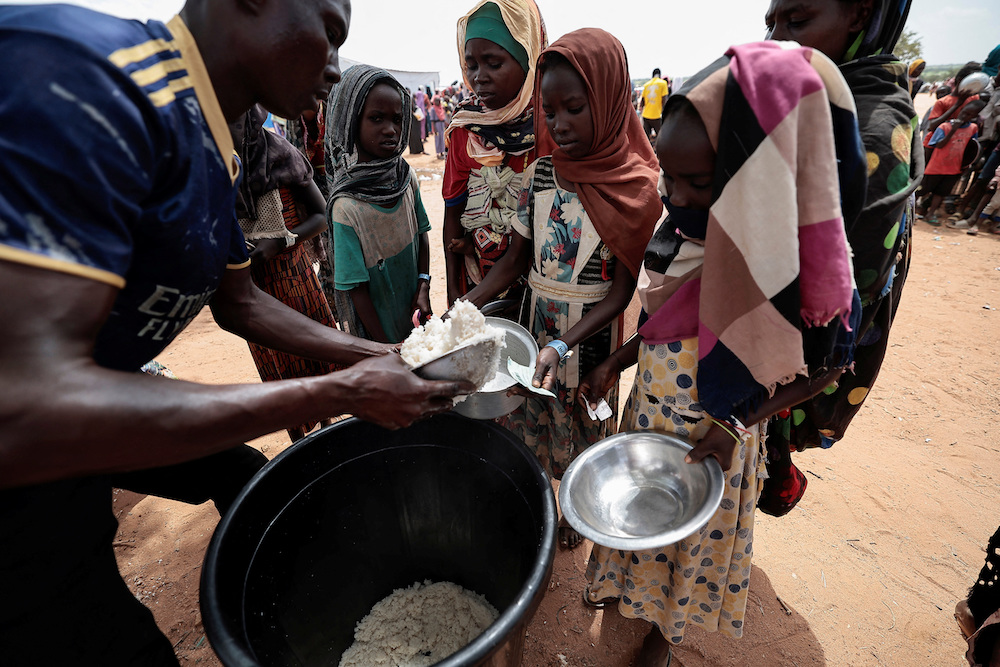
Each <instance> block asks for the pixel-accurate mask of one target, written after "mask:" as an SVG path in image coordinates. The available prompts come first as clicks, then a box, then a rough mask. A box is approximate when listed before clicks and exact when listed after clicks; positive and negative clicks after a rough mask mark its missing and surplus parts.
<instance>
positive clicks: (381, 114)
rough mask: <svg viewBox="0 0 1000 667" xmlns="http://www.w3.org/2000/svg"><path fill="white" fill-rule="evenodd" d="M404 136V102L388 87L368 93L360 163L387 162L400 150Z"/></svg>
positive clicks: (377, 87) (361, 128)
mask: <svg viewBox="0 0 1000 667" xmlns="http://www.w3.org/2000/svg"><path fill="white" fill-rule="evenodd" d="M402 133H403V98H402V97H400V95H399V91H398V90H396V89H395V88H393V87H392V86H390V85H389V84H387V83H377V84H375V86H373V87H372V89H371V90H370V91H369V92H368V98H367V99H365V104H364V107H363V108H362V109H361V122H360V123H359V124H358V162H371V161H373V160H385V159H387V158H390V157H392V156H393V154H394V153H395V152H396V149H397V148H399V142H400V138H401V135H402Z"/></svg>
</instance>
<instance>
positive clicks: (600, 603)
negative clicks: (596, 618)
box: [583, 588, 618, 609]
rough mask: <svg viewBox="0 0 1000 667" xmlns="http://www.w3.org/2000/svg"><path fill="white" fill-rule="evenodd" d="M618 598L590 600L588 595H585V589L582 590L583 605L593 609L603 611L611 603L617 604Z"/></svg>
mask: <svg viewBox="0 0 1000 667" xmlns="http://www.w3.org/2000/svg"><path fill="white" fill-rule="evenodd" d="M617 601H618V598H604V599H603V600H591V599H590V595H589V594H588V593H587V589H586V588H585V589H583V604H585V605H587V606H588V607H593V608H594V609H604V608H605V607H607V606H608V605H609V604H611V603H612V602H617Z"/></svg>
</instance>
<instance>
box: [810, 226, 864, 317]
mask: <svg viewBox="0 0 1000 667" xmlns="http://www.w3.org/2000/svg"><path fill="white" fill-rule="evenodd" d="M843 238H844V222H843V220H842V219H841V218H835V219H833V220H825V221H823V222H820V223H817V224H814V225H805V226H802V227H799V281H800V283H807V284H803V285H801V293H802V306H801V311H800V312H801V314H802V317H803V319H804V320H806V323H807V324H809V325H812V326H821V325H823V324H826V323H827V322H829V321H830V320H831V319H833V318H834V317H835V316H838V315H839V316H840V317H841V319H842V320H843V321H844V323H845V324H846V323H847V317H848V315H850V311H851V309H850V298H851V296H852V295H853V293H854V285H853V284H852V281H851V276H852V275H853V274H852V272H851V264H850V258H849V257H847V256H846V255H845V254H844V253H834V252H830V251H829V249H830V248H832V247H837V246H838V245H839V244H843ZM845 294H846V295H848V297H847V299H846V303H847V306H846V307H845V306H844V302H845V299H844V295H845Z"/></svg>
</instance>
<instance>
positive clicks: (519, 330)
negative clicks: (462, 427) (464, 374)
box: [454, 317, 538, 419]
mask: <svg viewBox="0 0 1000 667" xmlns="http://www.w3.org/2000/svg"><path fill="white" fill-rule="evenodd" d="M486 324H488V325H490V326H493V327H496V328H498V329H503V331H504V342H505V343H506V345H505V347H504V348H503V349H502V350H500V365H499V366H498V367H497V374H496V377H495V378H494V379H492V380H490V381H489V382H488V383H487V384H486V386H485V387H483V388H482V389H480V390H479V391H477V392H476V393H475V394H472V395H471V396H469V397H468V398H466V399H465V400H464V401H462V402H461V403H459V404H458V405H456V406H455V408H454V410H455V412H457V413H458V414H460V415H463V416H465V417H471V418H473V419H496V418H497V417H503V416H504V415H508V414H510V413H511V412H513V411H514V410H515V409H516V408H517V407H518V406H519V405H521V404H522V403H523V402H524V397H523V396H518V395H517V394H515V395H513V396H508V395H507V390H508V389H510V388H511V387H512V386H514V384H516V380H514V378H512V377H511V376H510V375H508V374H507V359H508V358H509V359H513V360H514V361H516V362H517V363H519V364H521V365H523V366H529V367H531V368H534V367H535V358H536V357H538V343H536V342H535V339H534V338H532V337H531V334H530V333H529V332H528V330H527V329H525V328H524V327H522V326H521V325H520V324H518V323H516V322H511V321H510V320H505V319H503V318H500V317H487V318H486Z"/></svg>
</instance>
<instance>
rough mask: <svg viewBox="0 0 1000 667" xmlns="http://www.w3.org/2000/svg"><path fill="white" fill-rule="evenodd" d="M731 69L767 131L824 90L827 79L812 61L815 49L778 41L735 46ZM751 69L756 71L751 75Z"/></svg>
mask: <svg viewBox="0 0 1000 667" xmlns="http://www.w3.org/2000/svg"><path fill="white" fill-rule="evenodd" d="M731 52H732V53H733V54H735V55H736V56H737V57H736V58H733V60H732V63H731V64H730V66H729V71H730V73H732V75H733V79H735V80H736V82H737V83H738V84H739V85H740V90H742V91H743V96H744V97H746V99H747V102H749V104H750V108H751V109H753V111H754V114H755V115H756V116H757V122H759V123H760V125H761V128H762V129H763V130H764V132H765V133H766V134H771V132H772V131H773V130H774V128H776V127H777V126H778V124H779V123H781V121H783V120H784V119H785V117H786V116H788V114H789V113H791V112H792V111H793V110H794V109H795V107H797V106H798V105H799V102H800V100H801V99H802V98H803V97H805V96H806V95H809V94H811V93H815V92H816V91H817V90H823V88H824V86H823V80H822V79H821V78H820V76H819V74H817V73H816V70H814V69H813V67H812V65H810V64H809V63H810V60H811V58H812V53H813V52H812V49H784V48H783V47H782V46H781V45H780V44H779V43H778V42H755V43H753V44H744V45H742V46H734V47H733V48H732V49H731ZM747 72H751V73H752V75H750V76H748V75H747Z"/></svg>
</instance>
